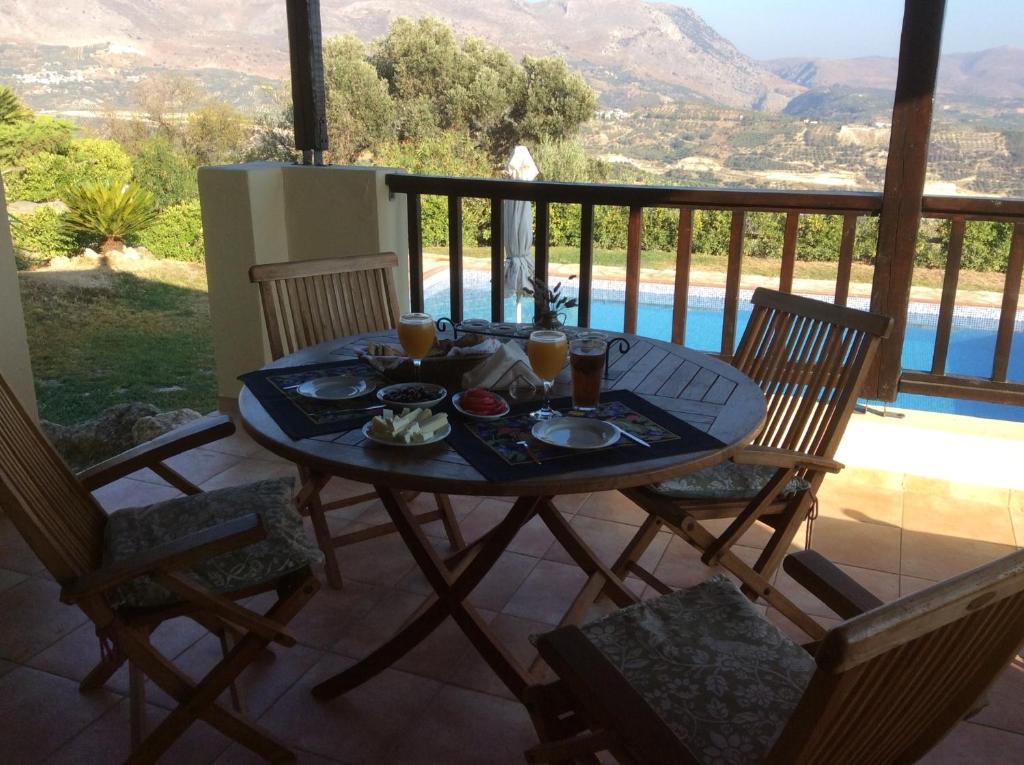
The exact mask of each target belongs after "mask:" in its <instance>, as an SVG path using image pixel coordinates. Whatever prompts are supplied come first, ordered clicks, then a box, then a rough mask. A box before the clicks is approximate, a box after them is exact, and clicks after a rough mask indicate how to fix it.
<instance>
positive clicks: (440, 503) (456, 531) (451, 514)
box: [434, 494, 466, 550]
mask: <svg viewBox="0 0 1024 765" xmlns="http://www.w3.org/2000/svg"><path fill="white" fill-rule="evenodd" d="M434 501H436V502H437V509H438V510H439V511H440V512H441V523H442V524H443V525H444V533H445V536H447V537H448V541H449V542H450V543H451V545H452V547H454V548H455V549H456V550H461V549H462V548H463V547H465V546H466V540H465V539H463V538H462V529H460V528H459V521H458V519H457V518H456V517H455V511H454V510H453V509H452V501H451V498H450V497H449V496H448V495H447V494H435V495H434Z"/></svg>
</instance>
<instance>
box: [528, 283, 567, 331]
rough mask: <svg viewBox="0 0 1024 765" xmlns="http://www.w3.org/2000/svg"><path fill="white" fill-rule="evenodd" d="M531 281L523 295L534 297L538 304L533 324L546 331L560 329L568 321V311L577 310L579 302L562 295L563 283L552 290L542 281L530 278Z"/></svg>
mask: <svg viewBox="0 0 1024 765" xmlns="http://www.w3.org/2000/svg"><path fill="white" fill-rule="evenodd" d="M575 278H576V274H573V275H572V276H570V277H569V281H572V280H573V279H575ZM529 281H530V286H529V287H524V288H523V294H524V295H527V296H529V297H533V298H534V299H535V300H536V302H537V310H536V312H535V314H534V317H533V323H534V324H536V325H537V326H538V327H543V328H544V329H558V328H559V327H561V326H562V323H563V322H564V321H565V319H566V313H565V311H566V309H569V308H575V307H576V306H578V305H579V301H578V300H576V298H574V297H566V296H565V295H563V294H562V282H558V284H556V285H555V286H554V288H550V287H548V285H547V284H546V283H545V282H544V281H543V280H542V279H537V278H534V277H530V280H529Z"/></svg>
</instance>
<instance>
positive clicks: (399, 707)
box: [260, 654, 441, 764]
mask: <svg viewBox="0 0 1024 765" xmlns="http://www.w3.org/2000/svg"><path fill="white" fill-rule="evenodd" d="M351 663H352V660H351V659H347V658H344V657H341V656H335V655H333V654H328V655H327V656H325V657H324V658H323V659H321V660H320V661H319V662H318V663H317V664H316V665H315V666H314V667H313V668H312V669H311V670H310V671H309V672H307V673H306V675H305V676H303V677H302V678H301V679H300V680H299V682H298V683H296V684H295V685H294V686H292V688H291V689H289V691H288V692H287V693H285V694H284V696H282V697H281V698H280V699H278V701H277V702H275V703H274V705H273V706H272V707H271V708H270V709H269V710H268V711H267V712H266V713H265V714H264V715H263V716H262V717H261V718H260V723H261V724H263V725H264V726H266V727H267V728H268V729H269V730H270V731H271V732H272V733H274V734H275V735H277V736H280V737H281V738H282V739H284V740H285V741H289V742H291V743H292V744H293V745H295V746H297V747H301V748H302V749H305V750H306V751H309V752H312V753H313V754H319V755H322V756H324V757H336V758H339V759H341V760H343V761H345V762H350V763H354V764H355V763H359V764H361V763H374V764H376V763H384V762H388V758H387V753H388V752H389V751H390V750H391V749H393V748H394V746H395V744H396V742H398V741H399V740H401V738H402V737H403V736H404V735H406V732H407V731H408V730H409V729H410V728H411V727H412V726H414V725H416V723H417V722H418V720H420V719H422V718H423V717H424V716H425V715H426V714H428V711H429V709H430V707H431V705H432V703H433V700H434V699H435V697H436V696H437V694H438V691H439V690H440V689H441V684H440V683H437V682H435V681H433V680H428V679H426V678H423V677H418V676H417V675H411V674H409V673H407V672H399V671H397V670H393V669H387V670H384V672H382V673H381V674H379V675H377V676H376V677H374V678H371V679H370V680H368V681H367V682H365V683H363V684H362V685H360V686H359V687H358V688H353V689H352V690H350V691H349V692H348V693H346V694H344V695H342V696H339V697H338V698H336V699H333V700H331V701H317V700H316V699H314V698H313V696H312V694H311V692H310V691H311V689H312V687H313V686H314V685H315V684H317V683H319V682H321V681H323V680H326V679H327V678H328V677H329V676H331V675H334V674H335V673H337V672H340V671H341V670H343V669H345V668H347V667H348V666H350V665H351Z"/></svg>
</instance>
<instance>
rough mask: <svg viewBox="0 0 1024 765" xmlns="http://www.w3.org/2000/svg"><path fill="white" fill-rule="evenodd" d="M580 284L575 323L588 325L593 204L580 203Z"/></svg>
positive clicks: (592, 263) (592, 275) (592, 245)
mask: <svg viewBox="0 0 1024 765" xmlns="http://www.w3.org/2000/svg"><path fill="white" fill-rule="evenodd" d="M579 281H580V284H579V290H580V292H579V298H578V302H579V308H577V310H576V324H577V325H578V326H580V327H589V326H590V292H591V289H592V286H593V282H594V205H591V204H582V205H580V279H579Z"/></svg>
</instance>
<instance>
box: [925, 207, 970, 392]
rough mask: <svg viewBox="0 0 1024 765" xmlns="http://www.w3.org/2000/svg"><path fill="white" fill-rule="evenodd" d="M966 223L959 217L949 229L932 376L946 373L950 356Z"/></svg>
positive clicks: (962, 217)
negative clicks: (950, 340)
mask: <svg viewBox="0 0 1024 765" xmlns="http://www.w3.org/2000/svg"><path fill="white" fill-rule="evenodd" d="M966 225H967V224H966V221H965V220H964V216H963V215H957V216H956V217H955V218H953V222H952V224H951V225H950V228H949V247H948V248H947V250H946V272H945V275H944V276H943V279H942V302H941V303H940V304H939V318H938V320H937V322H936V325H935V350H934V351H933V352H932V374H933V375H941V374H945V373H946V357H947V356H948V355H949V335H950V333H951V332H952V330H953V311H954V310H955V309H956V285H957V282H958V281H959V279H960V259H961V257H962V256H963V252H964V231H965V227H966Z"/></svg>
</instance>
